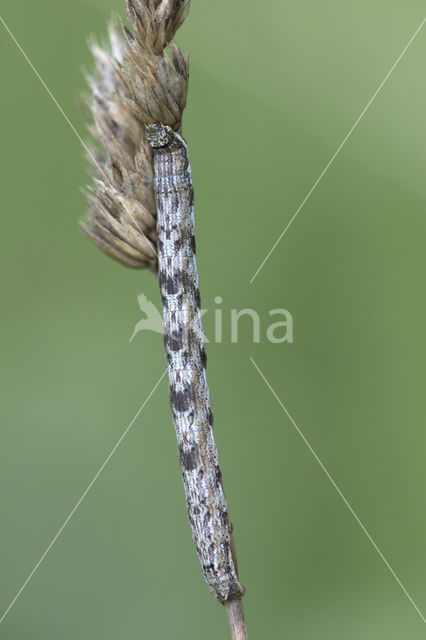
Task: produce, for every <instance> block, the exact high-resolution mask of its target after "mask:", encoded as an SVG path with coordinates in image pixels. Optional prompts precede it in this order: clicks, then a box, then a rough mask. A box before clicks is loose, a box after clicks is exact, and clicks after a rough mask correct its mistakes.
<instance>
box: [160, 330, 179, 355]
mask: <svg viewBox="0 0 426 640" xmlns="http://www.w3.org/2000/svg"><path fill="white" fill-rule="evenodd" d="M182 333H183V329H182V327H181V328H180V329H179V330H178V331H173V332H172V333H165V334H164V346H165V347H166V349H168V350H169V351H180V349H182V347H183V337H182Z"/></svg>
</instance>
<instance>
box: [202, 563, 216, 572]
mask: <svg viewBox="0 0 426 640" xmlns="http://www.w3.org/2000/svg"><path fill="white" fill-rule="evenodd" d="M213 569H214V564H213V562H211V563H210V564H203V571H213Z"/></svg>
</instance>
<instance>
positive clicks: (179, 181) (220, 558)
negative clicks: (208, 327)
mask: <svg viewBox="0 0 426 640" xmlns="http://www.w3.org/2000/svg"><path fill="white" fill-rule="evenodd" d="M146 135H147V139H148V142H149V143H150V144H151V146H152V148H153V153H154V187H155V193H156V199H157V234H158V262H159V278H160V288H161V299H162V305H163V315H164V344H165V349H166V358H167V363H168V370H169V385H170V403H171V407H172V413H173V420H174V424H175V428H176V436H177V441H178V449H179V459H180V465H181V469H182V476H183V482H184V486H185V494H186V500H187V505H188V514H189V521H190V523H191V529H192V537H193V539H194V542H195V546H196V548H197V552H198V556H199V558H200V562H201V566H202V569H203V573H204V577H205V580H206V582H207V585H208V587H209V589H210V590H211V592H212V593H213V594H214V595H215V596H216V598H217V599H218V600H219V601H220V602H222V603H224V602H226V601H228V600H230V599H232V598H236V597H241V595H242V594H243V592H244V590H243V588H242V586H241V585H240V583H239V581H238V576H237V570H236V566H235V561H234V558H233V552H232V544H231V529H232V527H231V524H230V522H229V519H228V512H227V505H226V500H225V496H224V494H223V488H222V474H221V471H220V467H219V460H218V454H217V448H216V444H215V441H214V437H213V429H212V426H213V414H212V410H211V407H210V397H209V390H208V386H207V378H206V370H205V367H206V360H207V359H206V352H205V349H204V338H203V330H202V325H201V313H200V293H199V288H198V273H197V265H196V259H195V240H194V203H193V199H194V198H193V188H192V179H191V169H190V166H189V161H188V151H187V147H186V143H185V141H184V140H183V139H182V138H181V136H180V135H178V134H177V133H175V132H173V130H172V129H171V128H170V127H167V126H165V125H151V126H148V127H147V130H146Z"/></svg>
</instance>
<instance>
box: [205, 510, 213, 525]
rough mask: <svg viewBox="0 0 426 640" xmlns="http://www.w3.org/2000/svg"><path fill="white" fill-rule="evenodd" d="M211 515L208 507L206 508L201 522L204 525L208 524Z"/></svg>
mask: <svg viewBox="0 0 426 640" xmlns="http://www.w3.org/2000/svg"><path fill="white" fill-rule="evenodd" d="M211 517H212V512H211V511H210V509H207V511H206V513H205V514H204V519H203V523H204V526H205V527H207V526H208V524H209V522H210V519H211Z"/></svg>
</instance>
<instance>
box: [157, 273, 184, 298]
mask: <svg viewBox="0 0 426 640" xmlns="http://www.w3.org/2000/svg"><path fill="white" fill-rule="evenodd" d="M177 276H178V274H176V278H171V277H170V276H168V275H167V274H166V272H165V271H161V272H160V287H161V289H162V290H163V291H166V292H167V293H168V294H169V295H173V294H174V293H177V292H178V289H179V284H180V283H179V280H178V277H177Z"/></svg>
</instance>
